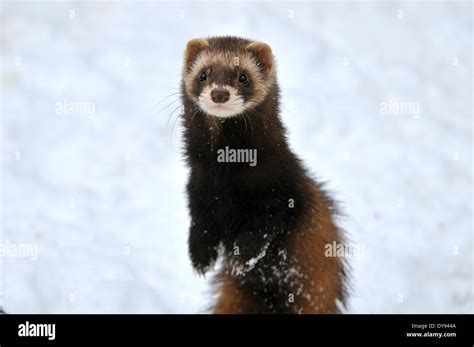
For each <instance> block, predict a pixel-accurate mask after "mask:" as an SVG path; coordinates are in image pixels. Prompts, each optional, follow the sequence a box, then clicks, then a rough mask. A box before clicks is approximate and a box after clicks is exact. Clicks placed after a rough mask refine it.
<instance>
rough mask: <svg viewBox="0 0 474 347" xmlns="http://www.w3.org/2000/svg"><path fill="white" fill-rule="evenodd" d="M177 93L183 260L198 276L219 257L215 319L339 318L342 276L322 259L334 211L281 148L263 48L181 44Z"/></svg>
mask: <svg viewBox="0 0 474 347" xmlns="http://www.w3.org/2000/svg"><path fill="white" fill-rule="evenodd" d="M181 94H182V102H183V106H184V114H183V127H184V145H185V156H186V160H187V163H188V165H189V166H190V169H191V170H190V176H189V181H188V184H187V194H188V206H189V210H190V215H191V226H190V232H189V254H190V258H191V261H192V264H193V267H194V268H195V269H196V270H197V271H198V272H199V273H201V274H204V273H206V272H207V271H208V270H209V269H210V268H211V267H212V266H213V264H214V263H215V261H216V259H217V258H218V256H220V257H221V258H222V267H221V269H220V271H219V273H218V274H217V276H216V282H217V290H218V298H217V302H216V303H215V305H214V307H213V312H214V313H337V312H340V311H339V309H340V305H339V304H338V302H340V303H342V304H344V302H345V293H346V290H345V288H346V286H345V278H346V268H345V265H344V261H343V260H342V259H341V258H337V257H326V256H325V246H326V245H328V244H333V242H338V243H339V242H341V241H342V240H341V238H342V236H341V233H340V231H339V230H338V228H337V227H336V225H335V223H334V214H335V213H336V210H335V206H334V204H333V202H332V200H331V199H330V198H329V197H328V195H327V194H326V193H325V192H324V190H323V189H322V187H321V185H320V184H318V183H317V182H315V181H314V180H313V179H311V178H310V177H309V175H308V173H307V172H306V169H305V168H304V167H303V165H302V163H301V161H300V160H299V159H298V158H297V157H296V155H295V154H294V153H293V152H292V151H291V150H290V148H289V146H288V143H287V140H286V134H285V128H284V126H283V124H282V122H281V120H280V118H279V113H280V111H279V87H278V84H277V79H276V67H275V60H274V57H273V54H272V50H271V48H270V46H268V45H267V44H265V43H261V42H254V41H251V40H247V39H243V38H237V37H213V38H208V39H194V40H191V41H189V42H188V44H187V47H186V51H185V55H184V66H183V80H182V91H181ZM224 149H227V150H228V149H233V150H234V151H240V153H243V152H245V151H256V152H255V154H256V158H258V160H257V161H256V165H250V164H249V163H248V162H245V160H240V161H238V160H230V159H229V158H227V159H229V160H222V158H221V160H218V158H219V157H220V156H221V154H222V152H221V151H222V150H224ZM234 154H235V153H234ZM221 157H222V156H221ZM234 157H235V156H234ZM242 158H244V159H245V156H242ZM234 159H235V158H234Z"/></svg>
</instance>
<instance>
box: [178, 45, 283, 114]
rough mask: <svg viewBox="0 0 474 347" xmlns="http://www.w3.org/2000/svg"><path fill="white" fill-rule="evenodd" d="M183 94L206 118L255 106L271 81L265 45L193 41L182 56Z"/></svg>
mask: <svg viewBox="0 0 474 347" xmlns="http://www.w3.org/2000/svg"><path fill="white" fill-rule="evenodd" d="M183 81H184V92H185V93H186V95H187V96H188V97H189V98H190V99H191V100H193V101H194V102H195V103H196V104H197V105H198V106H199V108H200V109H201V110H202V111H204V112H205V113H207V114H208V115H212V116H216V117H232V116H235V115H238V114H241V113H243V112H244V111H246V110H249V109H252V108H254V107H255V106H257V105H259V104H260V103H261V102H262V101H263V100H265V97H266V96H267V94H268V92H269V90H270V89H271V88H272V87H273V85H274V84H275V83H276V82H275V63H274V59H273V55H272V50H271V48H270V46H269V45H267V44H266V43H262V42H252V41H250V40H246V39H241V38H237V37H214V38H208V39H194V40H191V41H189V42H188V44H187V46H186V52H185V54H184V67H183Z"/></svg>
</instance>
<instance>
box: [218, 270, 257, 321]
mask: <svg viewBox="0 0 474 347" xmlns="http://www.w3.org/2000/svg"><path fill="white" fill-rule="evenodd" d="M218 283H219V284H218V298H217V301H216V304H215V305H214V308H213V313H215V314H254V313H258V311H257V309H256V308H257V303H255V302H252V300H251V299H250V298H249V297H248V296H247V295H246V294H245V293H244V292H243V291H242V290H241V289H239V288H238V286H237V284H236V282H235V279H233V278H232V277H230V276H228V275H224V274H220V275H219V276H218Z"/></svg>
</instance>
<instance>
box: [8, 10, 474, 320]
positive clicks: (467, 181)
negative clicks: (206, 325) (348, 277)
mask: <svg viewBox="0 0 474 347" xmlns="http://www.w3.org/2000/svg"><path fill="white" fill-rule="evenodd" d="M1 26H2V30H1V42H2V74H1V117H2V118H1V125H2V133H1V134H2V141H1V146H2V148H1V168H2V170H1V172H2V176H1V238H0V241H1V245H3V249H4V253H5V252H6V251H5V249H7V248H8V247H10V248H9V249H10V251H9V252H10V254H9V255H8V254H4V255H8V256H3V257H2V258H0V260H1V261H2V267H1V279H2V281H1V286H0V289H1V291H0V296H1V298H0V305H1V306H3V307H4V308H5V310H7V311H8V312H12V313H26V312H33V313H38V312H41V313H53V312H54V313H62V312H71V313H73V312H81V313H90V312H93V313H101V312H103V313H112V312H113V313H131V312H136V313H142V312H149V313H193V312H203V310H204V309H205V307H206V306H207V304H208V303H209V300H210V291H209V287H208V281H207V280H208V279H203V278H199V277H198V276H197V275H195V274H194V273H193V271H192V269H191V266H190V263H189V260H188V256H187V245H186V240H187V227H188V223H189V218H188V216H187V210H186V202H185V195H184V185H185V180H186V175H187V170H186V169H185V167H184V164H183V161H182V158H181V150H180V146H181V145H180V141H181V138H180V136H181V134H180V128H179V122H177V123H176V125H175V127H174V131H173V132H172V128H173V124H174V121H175V119H176V116H177V114H178V112H175V113H174V114H173V115H172V116H171V121H170V122H169V123H168V122H167V121H168V116H169V115H170V113H172V111H173V110H174V109H175V107H177V106H178V105H179V104H178V102H174V101H177V98H176V97H175V96H172V97H170V98H168V99H166V100H164V101H162V102H161V103H159V102H160V100H163V98H164V97H166V96H167V95H169V94H170V93H173V92H176V91H177V90H178V86H179V79H180V68H181V57H182V53H183V48H184V46H185V44H186V42H187V40H189V39H190V38H194V37H199V36H207V35H215V34H219V35H221V34H234V35H241V36H249V37H252V38H256V39H259V40H261V41H265V42H268V43H269V44H270V45H271V46H272V47H273V50H274V53H275V55H276V56H277V58H278V73H279V80H280V84H281V87H282V91H283V103H284V108H283V118H284V121H285V122H286V124H287V126H288V128H289V131H290V139H291V145H292V147H293V148H294V149H295V151H296V152H297V153H299V154H300V156H301V157H302V158H303V159H304V160H305V162H306V163H307V165H308V166H309V167H310V168H311V169H312V170H313V171H314V172H315V173H316V174H317V176H318V177H320V178H321V179H323V180H329V187H330V189H331V190H332V191H333V193H334V195H335V196H336V197H337V199H339V200H340V201H342V202H343V206H344V210H345V212H346V215H347V216H346V217H345V219H344V220H342V221H341V224H342V225H343V226H344V227H345V228H346V229H347V230H348V232H349V234H350V239H351V242H352V243H353V244H354V245H356V246H358V247H359V248H360V249H361V250H363V252H364V253H363V254H362V255H363V256H362V257H353V258H352V259H351V263H352V266H353V272H352V276H353V286H352V287H353V290H352V295H351V299H350V305H349V312H353V313H393V312H407V313H409V312H412V313H416V312H420V313H421V312H423V313H428V312H429V313H431V312H433V313H434V312H449V313H455V312H460V313H462V312H474V308H473V301H474V300H473V264H474V258H473V242H472V241H473V233H472V212H473V211H472V206H473V195H472V194H473V191H472V186H473V185H472V178H473V177H472V174H473V166H472V124H473V123H472V92H473V90H472V63H473V53H472V46H473V43H472V38H473V5H472V4H471V3H469V2H449V3H448V2H446V3H444V2H436V3H428V2H396V3H391V2H384V3H380V2H375V1H374V2H360V3H345V2H337V3H325V2H322V3H321V2H320V3H310V2H299V3H289V4H285V3H279V4H277V5H275V4H270V3H239V2H235V3H233V4H224V3H214V4H212V5H209V4H205V3H195V4H181V5H174V4H171V3H166V2H165V3H149V2H148V3H147V2H140V3H130V2H129V3H119V2H101V3H94V2H87V3H76V2H70V3H52V2H51V3H47V2H16V3H14V2H3V3H2V8H1ZM64 100H66V101H70V102H77V105H79V106H81V107H84V106H91V108H92V109H91V110H90V111H91V112H89V113H87V112H85V111H84V110H81V109H76V110H74V112H73V114H72V115H61V114H60V112H59V111H58V107H61V105H64V104H65V101H64ZM401 102H412V103H413V104H412V105H415V106H416V107H419V112H416V107H415V108H414V109H413V110H412V111H413V112H412V113H410V114H408V113H406V112H405V113H403V112H402V114H396V112H394V111H393V110H391V111H390V110H389V112H388V113H389V114H387V112H385V111H386V110H385V105H387V104H389V103H390V104H392V105H393V104H395V105H402V104H401ZM158 103H159V104H158ZM170 103H171V104H170ZM397 103H398V104H397ZM167 105H169V107H165V106H167ZM163 107H165V109H164V110H162V108H163ZM19 244H27V245H30V246H32V247H33V249H34V247H37V248H36V249H37V252H38V253H37V254H33V253H34V251H31V252H30V253H28V254H24V255H29V258H28V257H21V256H14V254H13V253H12V252H13V248H14V247H15V246H16V247H19V246H20V245H19ZM35 255H37V260H36V261H34V260H31V258H35Z"/></svg>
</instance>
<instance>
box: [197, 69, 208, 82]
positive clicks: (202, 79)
mask: <svg viewBox="0 0 474 347" xmlns="http://www.w3.org/2000/svg"><path fill="white" fill-rule="evenodd" d="M205 80H207V73H206V71H202V72H201V73H200V74H199V81H200V82H204V81H205Z"/></svg>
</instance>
